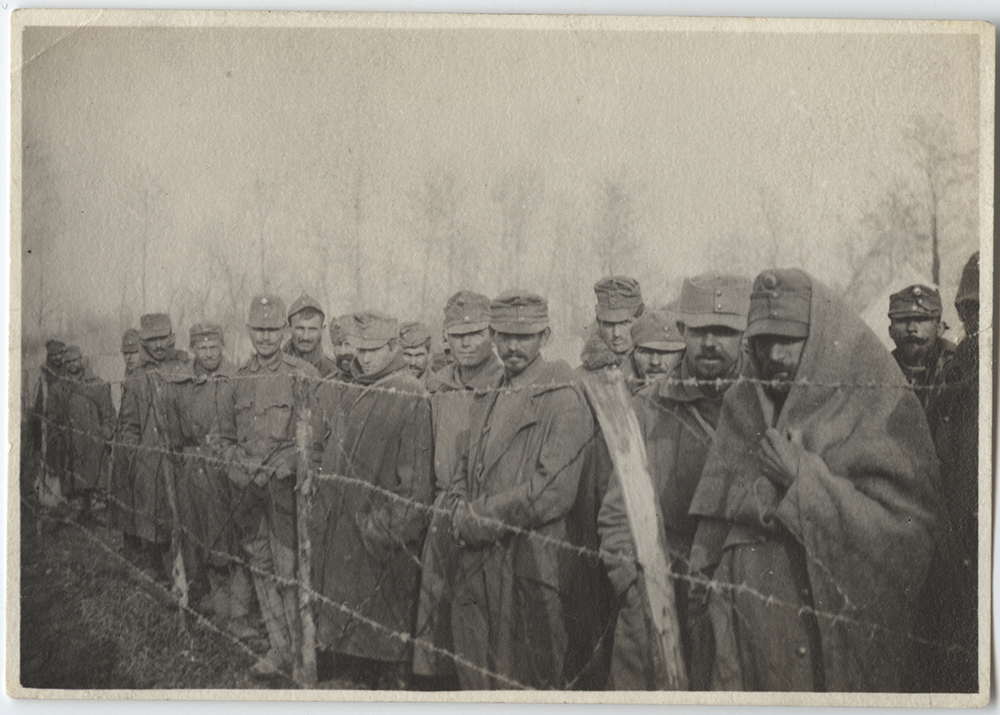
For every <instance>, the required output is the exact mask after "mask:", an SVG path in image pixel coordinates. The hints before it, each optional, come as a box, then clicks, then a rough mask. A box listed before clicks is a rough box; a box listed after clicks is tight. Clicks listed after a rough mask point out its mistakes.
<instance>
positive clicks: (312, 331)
mask: <svg viewBox="0 0 1000 715" xmlns="http://www.w3.org/2000/svg"><path fill="white" fill-rule="evenodd" d="M325 320H326V314H325V313H324V312H323V308H322V307H321V306H320V304H319V303H318V302H317V301H316V300H315V299H314V298H313V297H312V296H310V295H309V294H308V293H305V292H303V293H302V295H300V296H299V297H298V298H297V299H296V300H295V302H294V303H292V307H291V308H289V309H288V326H289V332H290V333H291V337H290V338H289V340H288V344H287V345H285V352H286V353H288V354H289V355H291V356H293V357H297V358H299V359H300V360H305V361H306V362H307V363H309V364H310V365H312V366H313V367H314V368H316V369H317V370H318V371H319V376H320V377H329V376H330V375H333V374H334V373H336V372H337V364H336V363H335V362H334V361H333V360H331V359H330V358H329V357H327V355H326V353H325V352H323V328H324V327H325V326H324V325H323V323H324V321H325Z"/></svg>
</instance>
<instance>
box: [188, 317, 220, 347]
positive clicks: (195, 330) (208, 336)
mask: <svg viewBox="0 0 1000 715" xmlns="http://www.w3.org/2000/svg"><path fill="white" fill-rule="evenodd" d="M190 332H191V347H194V346H195V345H197V344H198V343H204V342H208V341H211V340H218V341H219V342H220V343H221V342H222V326H219V325H216V324H215V323H196V324H195V325H192V326H191V331H190Z"/></svg>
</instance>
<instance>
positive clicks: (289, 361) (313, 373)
mask: <svg viewBox="0 0 1000 715" xmlns="http://www.w3.org/2000/svg"><path fill="white" fill-rule="evenodd" d="M281 362H282V363H283V364H284V365H285V367H286V368H289V369H290V370H291V371H292V372H294V373H296V374H299V375H303V376H305V377H319V370H317V369H316V368H315V367H314V366H312V365H310V364H309V363H308V362H306V361H305V360H303V359H302V358H297V357H295V356H294V355H289V354H288V353H282V354H281Z"/></svg>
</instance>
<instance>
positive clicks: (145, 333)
mask: <svg viewBox="0 0 1000 715" xmlns="http://www.w3.org/2000/svg"><path fill="white" fill-rule="evenodd" d="M173 332H174V327H173V325H172V324H171V323H170V316H169V315H167V314H166V313H146V315H144V316H142V317H141V318H139V337H141V338H142V339H143V340H152V339H153V338H165V337H167V336H168V335H170V334H171V333H173Z"/></svg>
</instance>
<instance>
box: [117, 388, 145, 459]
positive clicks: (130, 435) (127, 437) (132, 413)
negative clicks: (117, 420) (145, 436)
mask: <svg viewBox="0 0 1000 715" xmlns="http://www.w3.org/2000/svg"><path fill="white" fill-rule="evenodd" d="M145 379H146V376H145V375H144V374H141V373H140V374H139V375H132V376H131V377H128V378H126V380H125V383H124V385H123V387H122V413H121V436H122V442H124V443H125V444H129V445H137V444H139V441H140V439H141V438H142V414H141V410H142V406H141V403H140V401H139V396H140V393H141V391H142V390H144V389H146V386H145V384H144V382H145Z"/></svg>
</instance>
